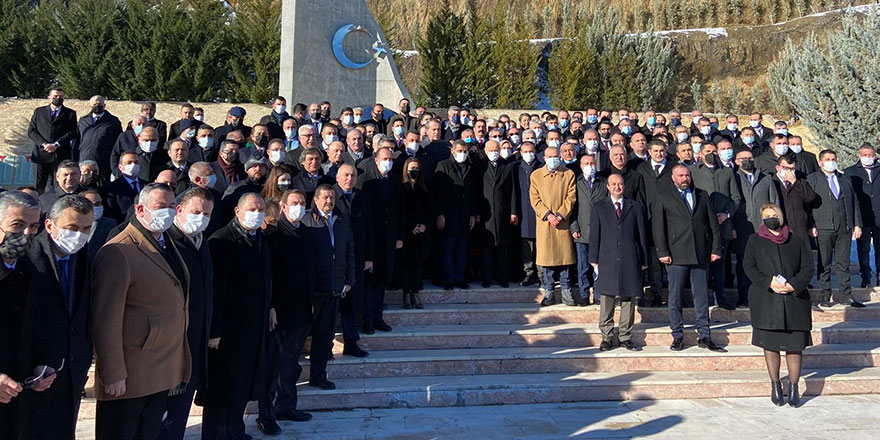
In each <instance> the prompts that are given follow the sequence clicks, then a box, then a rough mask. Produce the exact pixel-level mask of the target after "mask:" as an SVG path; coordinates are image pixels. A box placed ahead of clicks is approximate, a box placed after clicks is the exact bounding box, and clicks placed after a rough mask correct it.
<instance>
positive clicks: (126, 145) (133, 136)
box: [98, 115, 147, 178]
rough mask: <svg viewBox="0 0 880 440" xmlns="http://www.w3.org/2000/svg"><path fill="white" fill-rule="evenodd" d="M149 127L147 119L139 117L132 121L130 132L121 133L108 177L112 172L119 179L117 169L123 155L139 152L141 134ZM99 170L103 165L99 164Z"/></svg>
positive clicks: (111, 153) (114, 146) (117, 139)
mask: <svg viewBox="0 0 880 440" xmlns="http://www.w3.org/2000/svg"><path fill="white" fill-rule="evenodd" d="M146 126H147V118H145V117H143V116H141V115H137V116H135V117H134V118H133V119H132V120H131V126H130V127H129V129H128V130H125V131H123V132H122V133H119V136H118V137H117V138H116V143H115V144H114V145H113V151H111V152H110V169H108V170H107V171H108V172H107V175H108V176H109V175H110V173H111V172H112V173H113V175H114V176H116V177H117V178H118V177H119V174H118V173H117V171H116V169H117V167H118V166H119V158H120V157H121V156H122V153H125V152H126V151H135V152H137V151H138V141H139V140H140V136H141V133H142V132H143V130H144V127H146ZM98 168H99V169H100V168H103V167H102V166H101V164H98Z"/></svg>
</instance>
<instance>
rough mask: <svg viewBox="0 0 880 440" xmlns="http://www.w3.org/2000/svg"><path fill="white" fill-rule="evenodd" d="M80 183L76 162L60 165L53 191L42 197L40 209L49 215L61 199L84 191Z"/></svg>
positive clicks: (63, 162) (67, 161) (64, 162)
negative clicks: (56, 202) (53, 206)
mask: <svg viewBox="0 0 880 440" xmlns="http://www.w3.org/2000/svg"><path fill="white" fill-rule="evenodd" d="M79 181H80V172H79V165H77V164H76V162H74V161H72V160H70V159H67V160H64V161H62V162H61V163H60V164H58V169H57V170H55V184H54V185H53V189H52V191H47V192H45V193H43V195H41V196H40V207H41V208H42V210H43V213H44V214H45V213H48V212H49V210H50V209H52V205H54V204H55V201H56V200H58V199H60V198H61V197H64V196H66V195H70V194H77V193H79V192H80V191H82V187H81V185H80V183H79Z"/></svg>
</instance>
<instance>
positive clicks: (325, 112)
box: [321, 108, 330, 120]
mask: <svg viewBox="0 0 880 440" xmlns="http://www.w3.org/2000/svg"><path fill="white" fill-rule="evenodd" d="M321 116H322V117H324V119H327V120H329V119H330V109H329V108H328V109H326V110H324V111H322V112H321Z"/></svg>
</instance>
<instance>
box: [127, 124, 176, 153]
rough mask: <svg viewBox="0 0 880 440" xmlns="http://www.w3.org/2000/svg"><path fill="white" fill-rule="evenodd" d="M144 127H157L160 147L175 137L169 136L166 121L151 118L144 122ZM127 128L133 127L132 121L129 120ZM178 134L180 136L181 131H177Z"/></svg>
mask: <svg viewBox="0 0 880 440" xmlns="http://www.w3.org/2000/svg"><path fill="white" fill-rule="evenodd" d="M144 127H153V128H155V129H156V136H158V137H159V146H160V147H161V146H162V145H165V142H167V141H168V139H174V138H169V137H168V124H166V123H165V121H162V120H159V119H156V118H153V119H151V120H148V121H147V123H146V124H144ZM125 129H126V130H130V129H131V121H128V124H126V126H125ZM177 135H178V136H180V133H177Z"/></svg>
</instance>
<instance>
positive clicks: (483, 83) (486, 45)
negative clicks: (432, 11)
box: [457, 0, 497, 108]
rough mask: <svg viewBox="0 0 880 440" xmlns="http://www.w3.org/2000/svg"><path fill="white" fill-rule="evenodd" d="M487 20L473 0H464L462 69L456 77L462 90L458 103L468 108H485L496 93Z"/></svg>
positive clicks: (489, 30)
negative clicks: (460, 73) (460, 99)
mask: <svg viewBox="0 0 880 440" xmlns="http://www.w3.org/2000/svg"><path fill="white" fill-rule="evenodd" d="M490 36H491V23H490V21H489V19H488V18H487V17H485V16H484V15H482V14H480V13H479V11H478V10H477V4H476V0H468V3H467V10H466V12H465V32H464V40H463V41H462V42H461V43H462V48H461V60H460V62H461V64H462V68H463V69H464V75H462V76H461V77H460V78H459V80H458V81H457V85H458V87H459V89H460V90H461V91H462V94H463V96H462V102H461V104H462V105H465V106H467V107H470V108H486V107H490V104H491V103H492V102H493V101H494V100H495V97H496V90H495V88H496V84H497V83H496V82H494V81H493V75H494V74H495V69H494V66H492V65H491V64H490V63H489V62H487V61H491V54H492V43H491V38H490Z"/></svg>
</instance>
